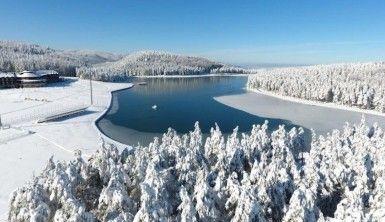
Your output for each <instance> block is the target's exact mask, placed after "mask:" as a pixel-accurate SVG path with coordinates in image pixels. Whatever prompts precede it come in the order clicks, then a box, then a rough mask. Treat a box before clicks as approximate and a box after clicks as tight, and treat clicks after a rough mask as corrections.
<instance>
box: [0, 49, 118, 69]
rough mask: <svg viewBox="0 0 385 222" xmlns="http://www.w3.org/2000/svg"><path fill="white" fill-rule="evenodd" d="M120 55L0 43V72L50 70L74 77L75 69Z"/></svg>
mask: <svg viewBox="0 0 385 222" xmlns="http://www.w3.org/2000/svg"><path fill="white" fill-rule="evenodd" d="M120 58H121V56H120V55H115V54H112V53H105V52H94V51H82V50H67V51H66V50H57V49H52V48H49V47H43V46H40V45H36V44H28V43H22V42H15V41H0V72H20V71H23V70H38V69H43V70H46V69H52V70H56V71H58V72H59V73H60V75H66V76H76V68H77V67H80V66H88V65H92V64H96V63H101V62H107V61H115V60H118V59H120Z"/></svg>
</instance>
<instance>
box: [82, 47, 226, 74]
mask: <svg viewBox="0 0 385 222" xmlns="http://www.w3.org/2000/svg"><path fill="white" fill-rule="evenodd" d="M221 67H223V64H221V63H218V62H213V61H210V60H208V59H205V58H200V57H193V56H184V55H177V54H172V53H167V52H158V51H139V52H135V53H132V54H128V55H127V56H125V57H123V58H122V59H120V60H118V61H115V62H106V63H100V64H96V65H93V66H90V67H80V68H78V69H77V75H78V76H80V77H82V78H89V76H90V75H92V76H93V78H95V79H97V80H102V81H116V80H120V79H124V78H126V77H129V76H149V75H150V76H155V75H199V74H204V73H210V72H211V71H212V70H215V69H219V68H221Z"/></svg>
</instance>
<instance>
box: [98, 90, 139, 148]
mask: <svg viewBox="0 0 385 222" xmlns="http://www.w3.org/2000/svg"><path fill="white" fill-rule="evenodd" d="M130 84H131V85H130V86H127V87H124V88H121V89H117V90H111V91H109V101H108V105H107V106H106V108H105V109H104V111H103V112H102V113H101V114H100V115H99V116H98V117H97V118H96V119H95V120H94V121H93V122H92V125H93V127H94V128H95V129H96V130H97V132H98V133H99V136H100V138H101V139H103V141H105V142H108V143H110V144H113V145H115V146H116V147H117V148H118V149H121V150H123V149H124V148H132V146H130V145H127V144H124V143H121V142H119V141H116V140H114V139H112V138H111V137H109V136H107V135H106V134H105V133H104V132H103V131H102V130H101V129H100V128H99V127H98V124H97V123H98V122H99V121H100V120H101V119H102V118H103V117H104V116H105V115H107V113H108V112H109V111H110V109H111V106H112V98H113V94H114V93H117V92H120V91H123V90H126V89H131V88H132V87H134V84H132V83H130Z"/></svg>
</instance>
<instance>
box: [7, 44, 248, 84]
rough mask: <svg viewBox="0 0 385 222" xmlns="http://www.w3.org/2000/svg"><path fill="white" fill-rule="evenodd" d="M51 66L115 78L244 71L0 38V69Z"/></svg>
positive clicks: (188, 59)
mask: <svg viewBox="0 0 385 222" xmlns="http://www.w3.org/2000/svg"><path fill="white" fill-rule="evenodd" d="M39 69H43V70H46V69H52V70H56V71H58V72H59V73H60V74H61V75H64V76H79V77H80V78H89V76H90V75H92V77H93V79H95V80H102V81H118V80H123V79H125V78H127V77H129V76H146V75H152V76H153V75H200V74H206V73H246V72H248V71H247V70H246V69H243V68H239V67H232V66H228V65H224V64H222V63H219V62H214V61H210V60H208V59H205V58H200V57H194V56H185V55H178V54H173V53H168V52H159V51H139V52H135V53H130V54H128V55H120V54H114V53H109V52H98V51H92V50H61V49H53V48H50V47H44V46H40V45H38V44H30V43H24V42H18V41H1V40H0V72H20V71H23V70H39Z"/></svg>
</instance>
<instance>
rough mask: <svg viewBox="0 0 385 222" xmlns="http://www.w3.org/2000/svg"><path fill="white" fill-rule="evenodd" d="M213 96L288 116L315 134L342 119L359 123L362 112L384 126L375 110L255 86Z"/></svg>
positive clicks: (248, 108)
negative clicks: (251, 88) (274, 92)
mask: <svg viewBox="0 0 385 222" xmlns="http://www.w3.org/2000/svg"><path fill="white" fill-rule="evenodd" d="M215 100H216V101H218V102H220V103H223V104H225V105H228V106H231V107H234V108H236V109H239V110H243V111H245V112H248V113H250V114H253V115H257V116H261V117H269V118H279V119H285V120H290V121H292V122H293V123H294V124H297V125H300V126H303V127H305V128H308V129H314V130H315V132H316V133H317V134H318V135H325V134H326V133H328V132H331V131H332V130H333V129H342V127H343V125H344V124H345V123H346V122H350V123H359V122H360V120H361V118H362V115H364V116H365V118H366V121H367V123H369V124H373V123H374V122H377V123H378V124H379V125H380V126H382V127H385V115H384V114H381V113H378V112H375V111H371V110H361V109H358V108H353V107H346V106H339V105H336V104H330V103H328V104H326V103H320V102H312V101H306V100H301V99H295V98H290V97H284V96H279V95H275V94H272V93H269V92H262V91H258V90H253V91H249V92H246V93H244V94H237V95H229V96H220V97H216V98H215Z"/></svg>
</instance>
